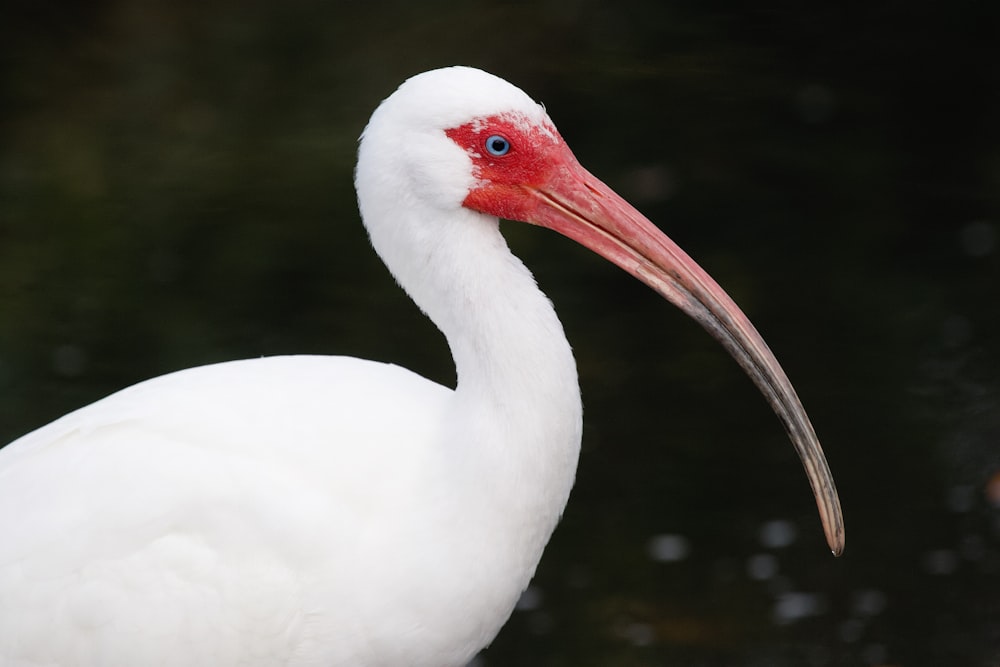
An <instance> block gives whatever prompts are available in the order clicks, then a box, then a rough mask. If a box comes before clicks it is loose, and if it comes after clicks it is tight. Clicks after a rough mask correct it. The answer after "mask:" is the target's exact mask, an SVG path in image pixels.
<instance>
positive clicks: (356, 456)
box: [0, 68, 839, 667]
mask: <svg viewBox="0 0 1000 667" xmlns="http://www.w3.org/2000/svg"><path fill="white" fill-rule="evenodd" d="M494 133H499V134H494ZM498 137H499V139H498ZM564 148H565V145H564V144H563V143H562V140H561V138H559V136H558V133H557V132H556V131H555V128H554V126H552V124H551V121H549V119H548V117H547V115H546V114H545V111H544V110H543V109H542V108H541V107H540V106H539V105H537V104H536V103H534V102H533V101H532V100H531V99H530V98H528V97H527V96H526V95H525V94H524V93H523V92H521V91H520V90H518V89H517V88H515V87H514V86H511V85H510V84H508V83H506V82H504V81H502V80H500V79H497V78H495V77H492V76H491V75H488V74H485V73H483V72H480V71H478V70H471V69H468V68H451V69H447V70H437V71H435V72H430V73H426V74H423V75H420V76H418V77H415V78H414V79H411V80H410V81H409V82H407V83H406V84H404V85H403V86H402V87H401V88H400V89H399V90H398V91H397V92H396V93H395V94H394V95H392V96H391V97H390V98H388V99H387V100H386V101H385V102H384V103H383V104H382V105H381V106H380V107H379V109H378V110H377V111H376V112H375V114H374V115H373V117H372V120H371V122H370V123H369V126H368V128H367V129H366V130H365V134H364V137H363V139H362V143H361V148H360V150H359V162H358V171H357V178H356V183H357V188H358V196H359V204H360V209H361V213H362V217H363V218H364V221H365V224H366V226H367V228H368V231H369V235H370V237H371V240H372V244H373V246H374V247H375V249H376V250H377V251H378V253H379V255H380V256H381V257H382V258H383V260H384V261H385V262H386V265H387V266H388V267H389V269H390V271H391V272H392V273H393V275H394V276H395V277H396V278H397V280H398V281H399V283H400V284H401V285H402V286H403V287H404V288H405V289H406V291H407V292H408V293H409V294H410V296H411V297H412V298H413V299H414V301H415V302H416V303H417V304H418V305H419V306H420V307H421V309H422V310H423V311H424V312H425V313H427V315H428V316H429V317H430V318H431V319H432V320H433V321H434V323H435V324H436V325H437V326H438V328H439V329H441V331H442V332H443V333H444V335H445V338H446V339H447V341H448V345H449V347H450V349H451V351H452V354H453V357H454V359H455V364H456V371H457V378H458V380H457V385H456V388H455V389H454V390H452V389H449V388H446V387H443V386H441V385H438V384H435V383H433V382H430V381H428V380H426V379H423V378H421V377H419V376H417V375H415V374H413V373H411V372H409V371H407V370H405V369H402V368H399V367H397V366H392V365H388V364H382V363H376V362H370V361H362V360H357V359H352V358H346V357H313V356H292V357H273V358H264V359H256V360H249V361H238V362H229V363H223V364H217V365H213V366H204V367H200V368H194V369H190V370H185V371H181V372H178V373H173V374H170V375H166V376H163V377H160V378H155V379H153V380H149V381H146V382H143V383H140V384H138V385H135V386H133V387H130V388H128V389H125V390H123V391H120V392H118V393H116V394H113V395H112V396H109V397H108V398H105V399H103V400H101V401H98V402H97V403H94V404H93V405H90V406H87V407H85V408H83V409H81V410H78V411H76V412H73V413H71V414H69V415H66V416H65V417H63V418H61V419H59V420H57V421H55V422H53V423H51V424H49V425H48V426H45V427H43V428H41V429H39V430H37V431H34V432H33V433H29V434H28V435H26V436H24V437H23V438H21V439H19V440H17V441H15V442H14V443H12V444H10V445H9V446H7V447H6V448H4V449H3V450H2V451H0V536H2V537H0V664H2V665H4V666H5V667H8V666H15V665H17V666H20V665H53V666H60V667H70V666H80V667H84V666H89V665H94V666H98V665H99V666H101V667H110V666H115V665H122V666H125V665H129V666H134V665H143V666H144V667H145V666H153V665H169V666H173V665H177V666H184V667H191V666H195V665H213V666H226V665H246V666H253V667H256V666H263V665H283V666H293V665H294V666H306V665H308V666H310V667H312V666H316V667H319V666H324V667H346V666H348V665H350V666H352V667H355V666H361V667H393V666H401V665H406V666H409V667H419V666H422V665H426V666H427V667H448V666H456V667H457V666H460V665H463V664H465V663H466V662H467V661H468V660H469V659H470V658H471V657H473V656H474V655H475V653H476V652H477V651H478V650H480V649H481V648H482V647H483V646H484V645H486V644H487V643H488V642H489V641H490V640H491V639H492V638H493V637H494V636H495V635H496V633H497V632H498V631H499V629H500V627H501V626H502V624H503V623H504V621H505V620H506V619H507V617H508V616H509V614H510V612H511V610H512V609H513V607H514V604H515V603H516V601H517V599H518V597H519V595H520V593H521V592H522V591H523V590H524V588H525V587H526V586H527V584H528V582H529V580H530V578H531V576H532V575H533V573H534V570H535V568H536V566H537V564H538V561H539V559H540V558H541V554H542V550H543V549H544V546H545V544H546V542H547V541H548V539H549V536H550V535H551V533H552V531H553V529H554V528H555V525H556V523H557V521H558V519H559V516H560V515H561V513H562V511H563V508H564V507H565V504H566V501H567V498H568V496H569V492H570V489H571V487H572V485H573V479H574V475H575V471H576V464H577V457H578V453H579V446H580V438H581V429H582V408H581V402H580V392H579V388H578V383H577V377H576V369H575V364H574V360H573V357H572V354H571V352H570V347H569V344H568V343H567V341H566V337H565V335H564V334H563V331H562V327H561V325H560V323H559V321H558V319H557V317H556V315H555V312H554V310H553V308H552V305H551V303H550V302H549V301H548V299H547V298H546V297H545V296H544V295H543V294H542V293H541V292H540V291H539V290H538V288H537V287H536V285H535V283H534V280H533V278H532V276H531V274H530V273H529V272H528V270H527V269H526V268H525V267H524V265H523V264H522V263H521V262H520V261H519V260H518V259H517V258H515V257H514V256H513V255H512V254H511V253H510V251H509V250H508V249H507V246H506V244H505V242H504V240H503V237H502V236H501V235H500V231H499V223H498V219H497V217H498V216H500V215H503V216H504V217H511V218H514V219H521V220H528V221H531V222H535V223H536V224H542V225H545V226H549V227H552V228H554V229H557V230H558V231H560V232H562V233H564V234H566V235H567V236H571V237H573V238H576V239H577V240H581V242H582V243H585V244H586V245H589V246H590V247H592V248H594V249H596V250H597V251H598V252H601V253H602V254H604V255H605V256H607V257H609V258H610V259H612V261H614V262H616V263H618V264H619V265H621V266H623V267H624V268H626V270H629V271H630V272H632V273H633V274H635V275H637V276H639V277H640V278H641V279H643V280H644V281H646V282H647V283H649V284H650V285H652V286H653V287H654V288H655V289H657V290H658V291H660V292H661V294H664V295H665V296H667V298H669V299H671V300H672V301H674V302H675V303H678V304H679V305H681V307H682V308H685V309H686V310H689V312H691V313H692V314H693V315H694V316H695V317H696V318H698V319H699V321H701V322H702V323H703V324H704V325H705V326H706V328H709V329H710V330H711V331H713V334H714V335H716V336H717V337H719V338H720V339H721V340H723V343H724V344H725V345H726V346H727V347H728V348H729V349H730V351H731V352H733V354H734V355H735V356H736V357H737V359H738V360H739V361H740V363H741V364H743V365H744V367H745V368H748V372H751V375H752V376H754V379H755V381H757V382H758V385H759V386H761V387H762V390H763V391H764V392H765V394H766V395H768V397H769V399H771V400H772V403H774V404H775V405H776V409H777V410H778V411H779V414H781V415H782V418H783V419H785V421H786V425H788V428H789V430H790V432H791V433H792V435H793V439H794V440H795V441H796V445H797V446H798V447H800V453H801V454H802V456H803V461H804V462H805V463H806V466H807V471H808V472H809V473H810V480H811V481H812V482H813V485H814V490H816V493H817V498H818V502H819V503H820V509H821V513H823V516H824V520H825V521H826V520H827V519H829V514H830V512H832V511H833V510H831V509H830V507H832V505H831V503H832V502H833V501H835V499H836V496H835V491H833V490H832V482H829V480H828V476H829V473H828V471H826V469H825V461H824V462H822V464H821V465H820V464H817V463H816V461H815V458H814V456H815V455H814V451H813V449H812V447H813V444H812V442H811V441H810V440H809V437H808V436H810V435H811V427H808V421H807V420H806V421H805V422H802V420H803V419H804V413H802V417H801V418H800V417H799V416H798V413H797V412H796V410H797V409H796V408H795V407H794V405H792V407H787V405H786V404H791V403H795V404H797V399H794V401H793V400H792V399H791V398H788V396H787V395H786V394H787V392H788V391H790V385H788V389H786V388H785V386H784V384H782V382H787V380H783V381H775V380H774V378H772V375H773V374H774V373H775V372H778V373H779V374H780V369H778V371H773V370H772V369H771V367H770V364H771V361H769V360H770V359H771V358H770V357H769V355H770V353H769V352H766V354H765V353H764V352H761V351H760V350H758V347H759V346H762V345H763V342H762V341H761V342H760V343H757V342H756V341H757V338H754V336H756V332H755V331H753V332H752V333H748V332H747V331H746V330H745V329H746V327H747V326H749V323H748V322H747V323H745V324H744V321H743V320H742V319H740V317H742V314H739V316H736V315H733V314H732V313H730V311H729V310H728V309H729V308H730V306H729V305H728V304H729V302H728V301H721V303H722V305H719V303H720V301H719V300H720V299H722V297H720V296H718V294H717V293H716V290H717V286H715V285H714V282H711V279H709V278H707V276H703V275H702V274H703V272H701V273H699V272H700V269H696V267H695V268H691V266H693V262H690V260H689V259H687V258H686V256H684V255H683V254H682V253H681V254H680V255H679V256H675V254H676V253H680V251H679V249H677V250H674V248H675V246H672V244H670V242H669V241H668V240H665V237H662V234H659V232H658V231H656V230H655V228H652V225H651V224H649V223H648V222H643V221H641V220H640V221H637V220H633V219H631V218H630V217H629V216H631V215H632V213H631V212H629V211H625V210H624V208H622V207H624V206H627V205H625V204H624V202H620V199H615V198H614V197H615V196H614V195H613V193H610V191H609V190H608V191H606V186H603V184H600V183H599V182H598V181H596V179H593V181H590V180H586V179H592V178H593V177H591V176H589V174H586V172H583V171H582V168H579V170H580V171H579V173H578V172H576V171H574V170H575V169H577V168H578V165H576V166H574V165H575V161H574V160H572V156H571V154H569V152H568V149H565V151H564ZM563 151H564V152H563ZM505 159H506V160H507V161H506V162H505V161H504V160H505ZM518 160H520V162H518ZM580 174H582V175H580ZM571 176H572V177H573V178H582V179H584V180H585V182H586V185H585V186H584V185H581V186H580V187H579V188H577V189H578V190H580V191H583V192H584V195H583V196H585V197H590V199H588V200H586V201H584V203H580V202H578V201H577V200H576V199H573V197H572V196H568V195H566V196H564V195H565V192H568V191H569V190H571V189H572V188H570V187H569V186H566V185H565V184H564V181H566V180H567V179H569V178H570V177H571ZM538 183H541V185H538ZM545 183H555V185H554V186H553V187H552V188H551V192H550V190H548V189H546V187H547V186H545ZM560 193H562V194H560ZM573 196H575V195H573ZM591 199H592V200H593V201H594V203H593V207H592V208H589V207H590V206H591V204H588V203H586V202H589V201H590V200H591ZM539 202H540V203H539ZM602 207H603V208H602ZM608 207H610V208H608ZM608 211H610V212H608ZM619 213H622V214H623V215H624V216H625V217H624V218H623V219H624V220H625V222H627V223H628V224H629V225H638V226H639V227H640V228H641V229H640V232H636V234H637V236H634V237H633V236H630V234H632V232H630V231H629V229H631V227H629V228H626V227H624V226H623V227H622V228H621V229H618V228H617V227H615V225H616V224H618V223H617V222H616V221H609V220H606V219H611V218H615V220H617V218H616V216H617V215H618V214H619ZM634 215H636V216H637V215H638V214H637V213H635V214H634ZM591 219H594V220H597V222H596V223H593V224H594V227H593V228H591V227H590V225H591V224H592V223H591ZM643 220H644V219H643ZM567 221H569V222H571V223H574V224H575V223H576V222H582V223H583V224H582V227H583V231H574V230H571V229H568V228H567V227H566V226H565V223H566V222H567ZM601 225H604V226H603V227H602V226H601ZM598 228H600V229H606V230H610V231H596V232H595V231H594V230H596V229H598ZM657 235H658V236H657ZM661 237H662V239H663V240H661ZM618 239H624V240H623V241H619V240H618ZM650 244H652V245H650ZM656 244H660V245H656ZM633 249H634V250H633ZM629 253H632V254H629ZM636 257H639V258H640V259H638V260H637V259H636ZM646 257H648V258H650V259H648V260H646V259H642V258H646ZM665 263H666V264H665ZM672 263H676V264H677V266H679V267H680V269H677V270H676V271H675V272H674V273H671V272H670V271H668V270H665V269H664V270H662V271H661V269H659V268H657V267H660V266H661V265H663V266H666V265H667V264H669V265H670V266H674V264H672ZM689 263H690V266H689ZM685 281H689V282H690V285H689V284H688V283H686V282H685ZM692 285H693V286H692ZM718 291H719V292H721V290H718ZM692 295H693V296H692ZM692 304H694V305H692ZM699 304H701V305H699ZM705 304H707V305H705ZM732 308H735V306H732ZM736 312H738V311H736ZM718 313H722V316H721V319H718V320H716V319H712V318H717V317H720V316H719V315H718ZM744 319H745V318H744ZM723 329H724V331H722V333H720V330H723ZM751 329H752V327H751ZM727 336H728V338H727ZM758 338H759V337H758ZM733 341H736V342H735V343H734V342H733ZM747 341H749V342H747ZM764 349H765V350H766V346H765V347H764ZM762 355H763V356H762ZM758 357H759V358H760V359H763V361H760V359H759V358H758ZM755 364H756V365H755ZM774 365H775V366H776V362H774ZM755 373H756V375H755ZM781 378H783V375H780V378H778V379H779V380H781ZM775 396H777V397H775ZM792 396H793V397H794V393H792ZM789 402H791V403H789ZM779 404H780V406H779ZM786 408H787V410H786V412H782V410H784V409H786ZM789 414H790V415H791V416H788V415H789ZM803 423H804V424H805V426H803V425H802V424H803ZM789 424H790V425H789ZM803 432H805V433H806V435H805V436H803V435H802V433H803ZM812 437H813V439H814V436H812ZM802 440H804V441H805V442H806V444H805V445H802V444H801V442H800V441H802ZM815 448H817V449H818V444H815ZM819 456H820V458H822V454H821V453H820V454H819ZM810 466H813V468H811V467H810ZM815 466H819V470H820V472H819V473H817V472H816V470H815ZM824 471H825V475H826V478H824V477H823V474H824ZM831 494H832V495H831ZM831 499H832V500H831ZM836 512H837V514H836V517H835V519H836V521H839V507H838V508H836ZM834 525H835V522H834ZM831 530H833V529H831V528H830V527H829V525H828V534H831V532H830V531H831ZM831 544H834V540H833V539H831ZM834 548H835V549H837V548H838V547H837V546H835V547H834Z"/></svg>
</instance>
